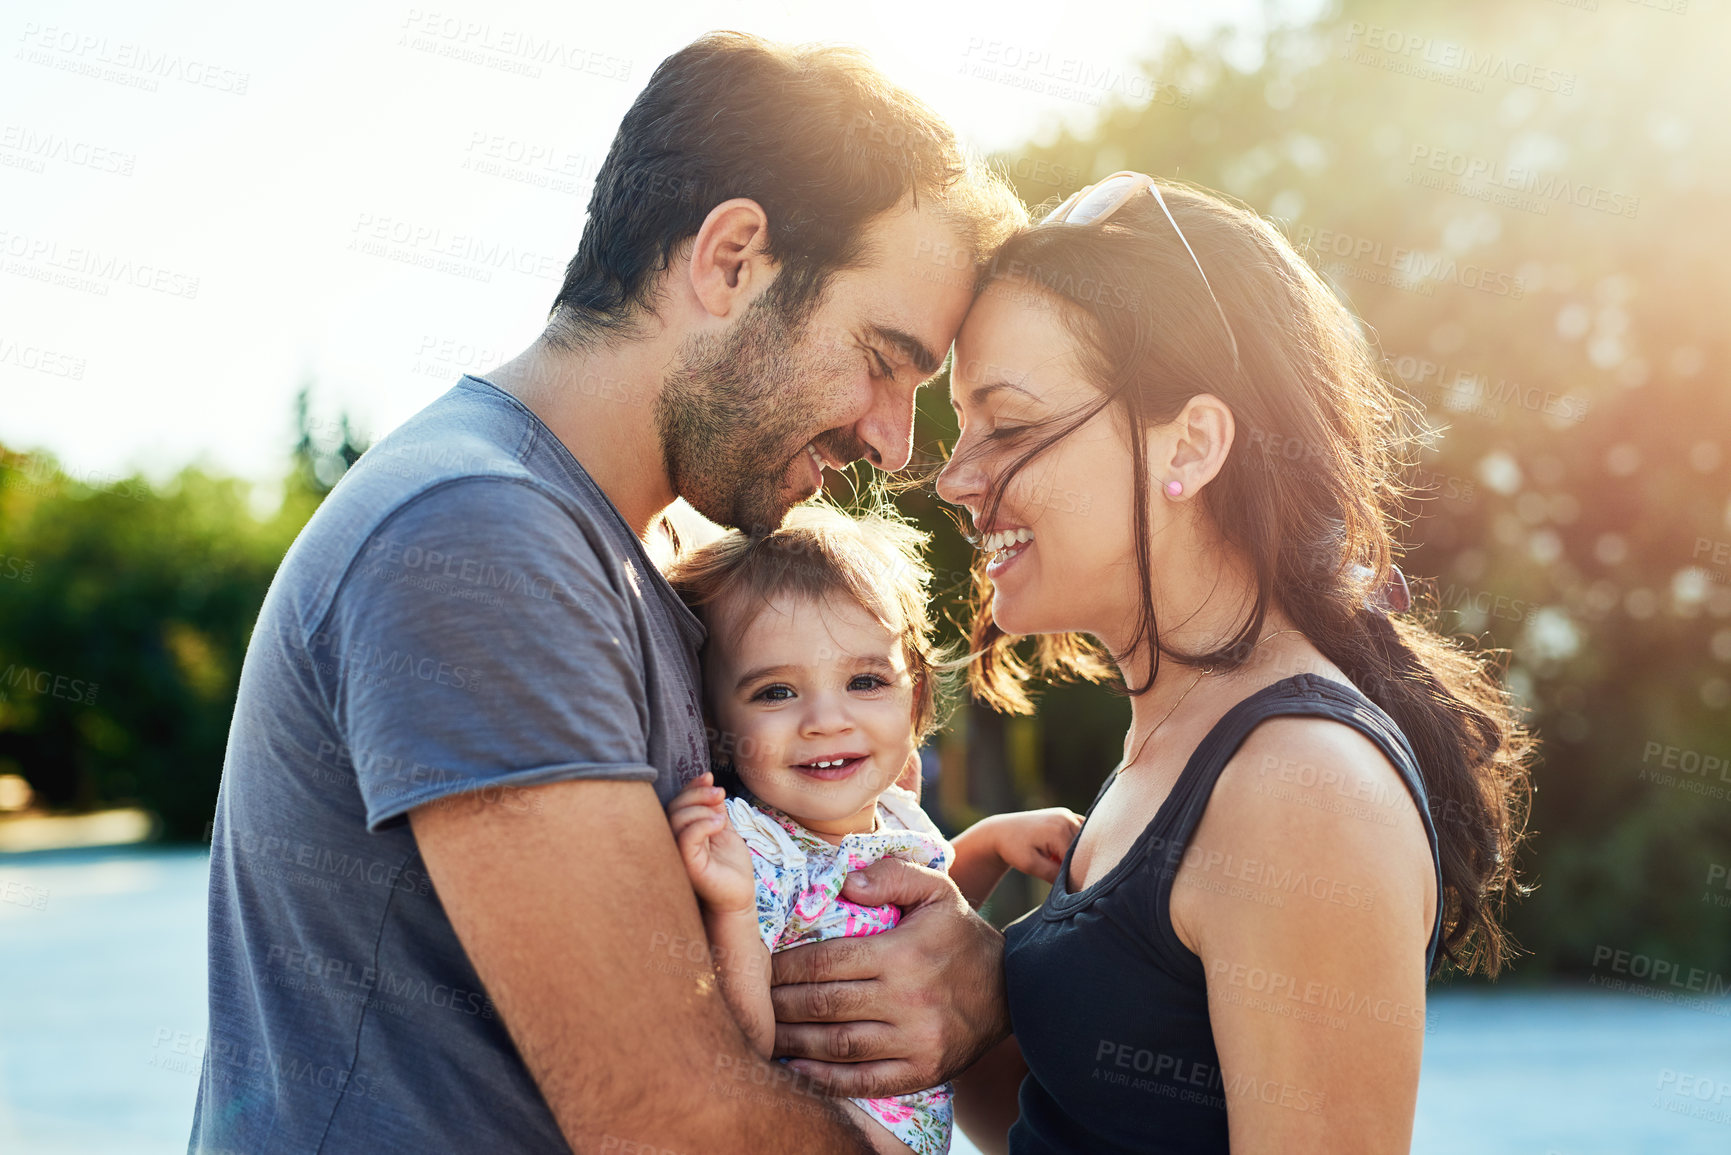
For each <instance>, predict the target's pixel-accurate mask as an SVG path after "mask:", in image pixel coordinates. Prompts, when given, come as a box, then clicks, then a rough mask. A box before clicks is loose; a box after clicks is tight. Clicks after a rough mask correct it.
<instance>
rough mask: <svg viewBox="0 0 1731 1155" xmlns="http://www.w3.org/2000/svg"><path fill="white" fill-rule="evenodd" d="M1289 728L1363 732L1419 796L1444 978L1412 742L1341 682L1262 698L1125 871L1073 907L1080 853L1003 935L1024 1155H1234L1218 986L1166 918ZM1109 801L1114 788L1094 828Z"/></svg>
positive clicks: (1224, 726) (1195, 774) (1170, 803)
mask: <svg viewBox="0 0 1731 1155" xmlns="http://www.w3.org/2000/svg"><path fill="white" fill-rule="evenodd" d="M1292 714H1299V715H1308V716H1314V717H1321V718H1332V719H1334V720H1335V721H1337V722H1344V723H1345V724H1347V725H1349V726H1351V727H1352V728H1353V729H1355V730H1358V731H1359V732H1360V733H1362V734H1364V735H1365V736H1366V737H1368V738H1369V739H1370V740H1371V741H1373V742H1375V743H1376V744H1377V746H1378V747H1379V748H1380V749H1381V750H1382V752H1383V754H1384V755H1386V756H1387V758H1388V760H1389V761H1390V762H1392V763H1393V764H1394V768H1395V769H1396V770H1398V771H1399V772H1400V776H1401V778H1402V779H1403V780H1404V781H1405V782H1406V786H1407V789H1408V790H1409V791H1410V792H1411V793H1412V797H1413V801H1414V802H1416V803H1417V805H1418V812H1419V816H1420V817H1421V818H1422V819H1423V820H1424V830H1425V837H1426V838H1428V839H1429V840H1430V848H1431V860H1432V862H1433V863H1434V864H1436V867H1437V896H1438V902H1437V920H1436V925H1435V926H1434V927H1433V928H1432V930H1431V938H1430V945H1429V946H1428V947H1427V948H1426V950H1425V974H1426V975H1427V976H1428V975H1429V974H1430V973H1431V972H1432V970H1433V969H1434V966H1435V962H1436V955H1437V942H1438V939H1439V937H1440V935H1441V931H1442V902H1441V896H1442V868H1441V863H1440V860H1439V859H1438V858H1437V847H1436V828H1435V826H1434V825H1433V824H1432V822H1431V816H1430V808H1429V806H1428V805H1427V804H1426V799H1425V789H1424V783H1423V781H1422V780H1421V779H1420V777H1419V773H1418V761H1417V759H1416V758H1415V757H1414V755H1413V752H1412V747H1411V746H1410V745H1409V744H1408V743H1407V740H1406V736H1405V735H1403V734H1402V733H1401V732H1400V729H1399V728H1398V727H1397V726H1396V725H1395V723H1394V720H1393V719H1392V718H1390V717H1389V716H1388V715H1387V714H1386V713H1384V712H1383V711H1382V709H1381V708H1380V707H1378V706H1377V705H1376V704H1375V703H1374V702H1372V701H1371V700H1370V699H1369V698H1366V697H1365V696H1364V695H1363V694H1361V693H1359V692H1358V691H1357V690H1356V689H1354V688H1352V687H1350V686H1347V685H1345V684H1343V683H1341V682H1336V681H1333V680H1332V679H1329V678H1324V677H1322V676H1321V675H1318V674H1298V675H1296V676H1294V677H1290V678H1285V679H1283V680H1281V681H1279V682H1275V683H1273V684H1272V685H1268V686H1264V687H1263V688H1262V689H1260V690H1258V691H1256V692H1255V693H1254V694H1252V695H1250V696H1249V697H1248V698H1246V699H1244V700H1243V701H1242V702H1239V703H1238V704H1237V705H1236V706H1234V707H1233V708H1232V709H1231V710H1229V711H1227V713H1226V715H1225V717H1223V718H1221V719H1220V721H1219V722H1217V723H1216V724H1215V726H1214V728H1213V729H1212V730H1210V731H1209V732H1208V734H1207V736H1206V737H1204V738H1203V739H1202V742H1201V744H1200V745H1198V746H1197V747H1196V752H1195V753H1194V754H1192V755H1191V756H1190V760H1189V762H1188V763H1187V764H1186V765H1185V767H1184V771H1183V773H1181V774H1180V775H1179V776H1178V781H1177V782H1176V783H1174V784H1173V787H1172V793H1171V795H1170V796H1168V797H1167V799H1166V800H1165V801H1164V802H1162V803H1161V805H1160V809H1159V810H1158V812H1156V814H1155V815H1154V819H1153V821H1151V822H1150V823H1149V824H1148V826H1147V827H1146V828H1145V829H1144V830H1143V831H1142V833H1141V835H1140V836H1139V837H1138V838H1137V840H1136V842H1135V843H1134V844H1133V845H1132V846H1131V848H1130V849H1129V851H1127V852H1126V853H1125V855H1124V857H1123V859H1122V860H1121V861H1119V862H1118V864H1117V865H1115V866H1114V867H1113V868H1112V869H1111V870H1109V871H1107V872H1106V873H1105V874H1104V875H1102V876H1101V877H1100V878H1099V879H1097V880H1096V881H1095V882H1094V883H1093V884H1092V885H1090V886H1088V887H1086V888H1084V889H1083V890H1082V891H1080V892H1078V893H1074V894H1073V893H1071V892H1070V890H1069V887H1068V885H1067V883H1068V880H1069V877H1070V857H1071V855H1073V854H1074V853H1075V850H1076V846H1075V843H1074V842H1072V843H1071V845H1070V850H1069V852H1068V853H1066V854H1065V855H1064V864H1063V866H1062V867H1061V868H1060V869H1059V871H1058V880H1057V882H1056V884H1055V885H1054V886H1053V887H1052V891H1051V893H1050V894H1049V895H1048V896H1047V898H1046V902H1045V904H1044V905H1043V906H1041V907H1040V908H1038V909H1037V910H1032V911H1029V912H1028V913H1027V914H1026V915H1024V916H1022V917H1021V918H1020V919H1017V920H1016V921H1015V922H1014V923H1012V924H1010V926H1009V927H1008V928H1007V929H1006V930H1005V932H1004V970H1005V973H1006V976H1007V979H1008V983H1009V1003H1010V1018H1011V1021H1012V1023H1013V1024H1014V1027H1015V1032H1016V1038H1017V1041H1018V1042H1019V1043H1020V1045H1021V1048H1022V1055H1023V1057H1024V1058H1026V1059H1027V1062H1028V1076H1027V1078H1025V1079H1023V1080H1022V1088H1021V1095H1020V1105H1021V1118H1020V1119H1018V1120H1017V1122H1016V1124H1015V1126H1014V1127H1013V1128H1011V1130H1010V1152H1011V1155H1060V1153H1062V1155H1112V1153H1115V1152H1148V1151H1160V1152H1172V1153H1179V1152H1207V1153H1209V1155H1225V1152H1226V1151H1227V1132H1226V1099H1225V1095H1224V1082H1223V1077H1222V1075H1221V1072H1220V1060H1219V1056H1218V1055H1217V1054H1216V1052H1215V1049H1214V1032H1213V1029H1212V1027H1211V1026H1210V1023H1209V1020H1208V986H1207V982H1206V978H1205V975H1204V971H1203V967H1202V960H1201V959H1199V958H1197V957H1196V955H1195V954H1193V953H1191V951H1190V950H1189V948H1187V947H1186V946H1185V945H1184V944H1183V942H1182V941H1180V940H1179V938H1178V934H1177V932H1176V931H1175V930H1174V929H1173V926H1172V917H1171V910H1170V908H1169V905H1168V903H1169V899H1170V897H1171V894H1172V879H1173V877H1174V876H1175V875H1176V874H1177V871H1178V866H1179V864H1180V863H1181V861H1182V856H1183V852H1184V848H1185V847H1186V846H1188V845H1189V842H1190V838H1191V835H1192V834H1193V833H1194V832H1195V830H1196V825H1197V823H1198V822H1200V821H1201V819H1202V811H1203V808H1204V807H1205V806H1206V805H1207V803H1208V796H1209V794H1210V793H1212V792H1213V790H1214V783H1215V782H1216V781H1217V780H1218V779H1219V777H1220V772H1221V770H1222V769H1224V768H1225V766H1226V763H1227V762H1228V761H1230V760H1231V758H1232V756H1233V754H1235V753H1236V752H1237V750H1238V747H1239V745H1240V744H1241V743H1243V741H1244V739H1245V738H1246V737H1247V736H1248V735H1249V734H1250V732H1251V730H1253V729H1255V728H1256V726H1257V725H1258V724H1259V723H1261V722H1263V721H1265V720H1267V719H1269V718H1273V717H1278V716H1283V715H1292ZM1110 782H1111V779H1107V785H1110ZM1105 793H1106V788H1105V786H1102V787H1101V789H1100V793H1099V794H1098V795H1096V796H1095V798H1094V802H1093V804H1092V805H1090V806H1089V807H1088V813H1089V814H1092V813H1093V812H1094V807H1095V806H1097V805H1099V802H1100V798H1102V797H1104V795H1105ZM1080 840H1081V839H1080V836H1079V835H1078V837H1077V840H1076V841H1080ZM1226 1077H1230V1073H1228V1075H1227V1076H1226Z"/></svg>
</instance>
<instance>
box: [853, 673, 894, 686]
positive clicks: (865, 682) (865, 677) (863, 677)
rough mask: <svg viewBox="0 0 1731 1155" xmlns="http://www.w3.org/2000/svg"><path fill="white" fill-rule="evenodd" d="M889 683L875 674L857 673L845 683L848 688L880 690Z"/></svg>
mask: <svg viewBox="0 0 1731 1155" xmlns="http://www.w3.org/2000/svg"><path fill="white" fill-rule="evenodd" d="M887 685H889V683H888V682H887V681H885V680H884V679H882V678H880V677H878V676H877V675H876V674H858V675H856V676H855V677H854V679H853V680H852V681H850V682H849V683H848V684H847V688H848V689H850V690H881V689H883V687H885V686H887Z"/></svg>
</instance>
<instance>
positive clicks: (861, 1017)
mask: <svg viewBox="0 0 1731 1155" xmlns="http://www.w3.org/2000/svg"><path fill="white" fill-rule="evenodd" d="M841 896H842V897H843V898H845V899H847V900H848V901H849V902H857V903H859V904H860V905H862V906H881V905H884V904H885V903H891V904H894V905H896V906H899V907H901V908H902V919H901V922H900V923H899V924H898V925H897V926H896V927H895V929H893V930H888V931H885V932H884V933H882V934H875V935H869V936H866V937H861V938H837V939H830V940H829V941H827V942H819V943H810V944H808V945H806V946H800V947H794V948H793V949H791V950H785V951H781V952H779V953H778V954H776V955H775V957H774V959H773V967H774V972H773V974H774V977H773V980H772V981H773V982H774V983H775V984H776V985H775V986H774V987H773V988H772V990H771V991H770V995H771V997H772V998H773V1000H774V1002H775V1017H776V1019H777V1023H776V1029H775V1053H776V1054H778V1055H788V1056H793V1057H794V1061H793V1062H792V1063H791V1064H790V1066H792V1067H794V1068H795V1069H797V1070H799V1071H800V1072H802V1073H804V1074H807V1075H810V1076H811V1077H812V1078H813V1079H815V1080H816V1081H817V1082H818V1083H819V1084H820V1085H823V1086H824V1087H825V1088H826V1089H827V1090H829V1092H830V1093H831V1094H834V1095H847V1096H850V1097H854V1098H878V1097H882V1096H885V1095H902V1094H907V1093H908V1092H910V1091H920V1090H924V1089H926V1088H927V1087H935V1086H937V1085H938V1084H939V1083H942V1082H945V1081H946V1080H948V1079H950V1078H951V1077H953V1076H954V1075H955V1074H956V1073H958V1072H959V1071H962V1070H965V1069H966V1068H967V1067H968V1066H969V1065H970V1064H971V1063H973V1061H974V1060H975V1059H977V1058H978V1057H979V1056H980V1055H981V1053H983V1052H984V1051H985V1050H986V1049H987V1048H989V1047H992V1046H993V1045H995V1044H996V1043H997V1042H998V1041H999V1040H1001V1039H1003V1038H1004V1037H1005V1036H1007V1035H1008V1034H1009V1033H1010V1014H1009V1007H1008V1005H1007V1004H1006V1002H1005V999H1004V938H1003V936H1002V935H1001V934H999V933H998V932H997V931H995V930H993V929H992V927H991V926H990V925H989V924H988V923H986V922H985V921H984V920H982V919H981V918H980V917H979V916H978V915H976V914H975V913H974V912H973V911H972V910H971V909H969V907H968V904H967V901H966V900H965V899H964V898H963V897H962V895H961V893H960V892H959V891H957V889H956V887H955V884H954V883H952V882H951V881H950V879H949V878H948V877H947V876H946V875H943V874H941V873H939V872H938V871H935V870H929V869H927V868H925V867H923V866H915V865H913V864H912V863H909V862H905V861H903V860H901V859H897V858H886V859H882V860H880V861H878V862H875V863H873V864H872V865H871V866H869V867H867V868H866V869H865V870H863V871H860V872H858V873H855V874H851V875H849V876H848V881H847V885H846V886H845V887H843V889H842V892H841Z"/></svg>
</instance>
